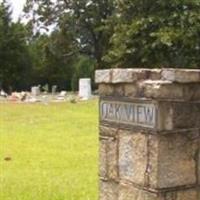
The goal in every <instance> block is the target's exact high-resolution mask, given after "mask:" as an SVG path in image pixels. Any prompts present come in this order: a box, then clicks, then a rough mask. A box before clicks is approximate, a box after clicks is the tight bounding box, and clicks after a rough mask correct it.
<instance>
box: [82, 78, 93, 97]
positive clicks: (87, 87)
mask: <svg viewBox="0 0 200 200" xmlns="http://www.w3.org/2000/svg"><path fill="white" fill-rule="evenodd" d="M91 95H92V89H91V79H89V78H84V79H80V80H79V97H80V98H82V99H84V100H88V99H90V97H91Z"/></svg>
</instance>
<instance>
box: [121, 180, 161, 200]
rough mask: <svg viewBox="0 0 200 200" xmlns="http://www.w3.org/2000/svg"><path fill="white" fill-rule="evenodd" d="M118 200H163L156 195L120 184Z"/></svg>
mask: <svg viewBox="0 0 200 200" xmlns="http://www.w3.org/2000/svg"><path fill="white" fill-rule="evenodd" d="M118 200H162V199H160V198H159V196H158V195H157V194H155V193H151V192H147V191H145V190H142V189H137V188H135V187H134V186H132V185H127V184H120V188H119V199H118Z"/></svg>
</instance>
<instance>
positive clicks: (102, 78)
mask: <svg viewBox="0 0 200 200" xmlns="http://www.w3.org/2000/svg"><path fill="white" fill-rule="evenodd" d="M95 81H96V83H110V82H111V70H109V69H107V70H97V71H96V72H95Z"/></svg>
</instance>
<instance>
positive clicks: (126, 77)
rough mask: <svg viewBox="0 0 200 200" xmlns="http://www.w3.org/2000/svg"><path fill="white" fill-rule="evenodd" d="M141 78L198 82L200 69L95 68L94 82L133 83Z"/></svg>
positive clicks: (169, 81)
mask: <svg viewBox="0 0 200 200" xmlns="http://www.w3.org/2000/svg"><path fill="white" fill-rule="evenodd" d="M141 80H156V81H158V80H160V81H164V82H165V83H166V82H168V83H200V69H172V68H162V69H145V68H134V69H119V68H117V69H106V70H97V71H96V73H95V82H96V83H98V84H100V83H113V84H117V83H135V82H137V81H141Z"/></svg>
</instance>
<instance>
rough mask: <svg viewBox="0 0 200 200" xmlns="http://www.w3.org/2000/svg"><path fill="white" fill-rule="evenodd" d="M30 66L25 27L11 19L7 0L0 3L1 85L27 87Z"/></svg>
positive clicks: (5, 87)
mask: <svg viewBox="0 0 200 200" xmlns="http://www.w3.org/2000/svg"><path fill="white" fill-rule="evenodd" d="M30 68H31V63H30V57H29V53H28V49H27V44H26V29H25V27H24V26H23V25H22V24H21V23H20V22H17V23H13V22H12V21H11V12H10V6H9V5H8V3H7V1H5V0H4V1H3V2H2V3H1V4H0V82H1V87H3V88H4V89H6V90H8V89H9V88H11V87H12V88H13V89H19V88H22V87H27V85H28V83H27V77H28V76H29V72H30Z"/></svg>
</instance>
